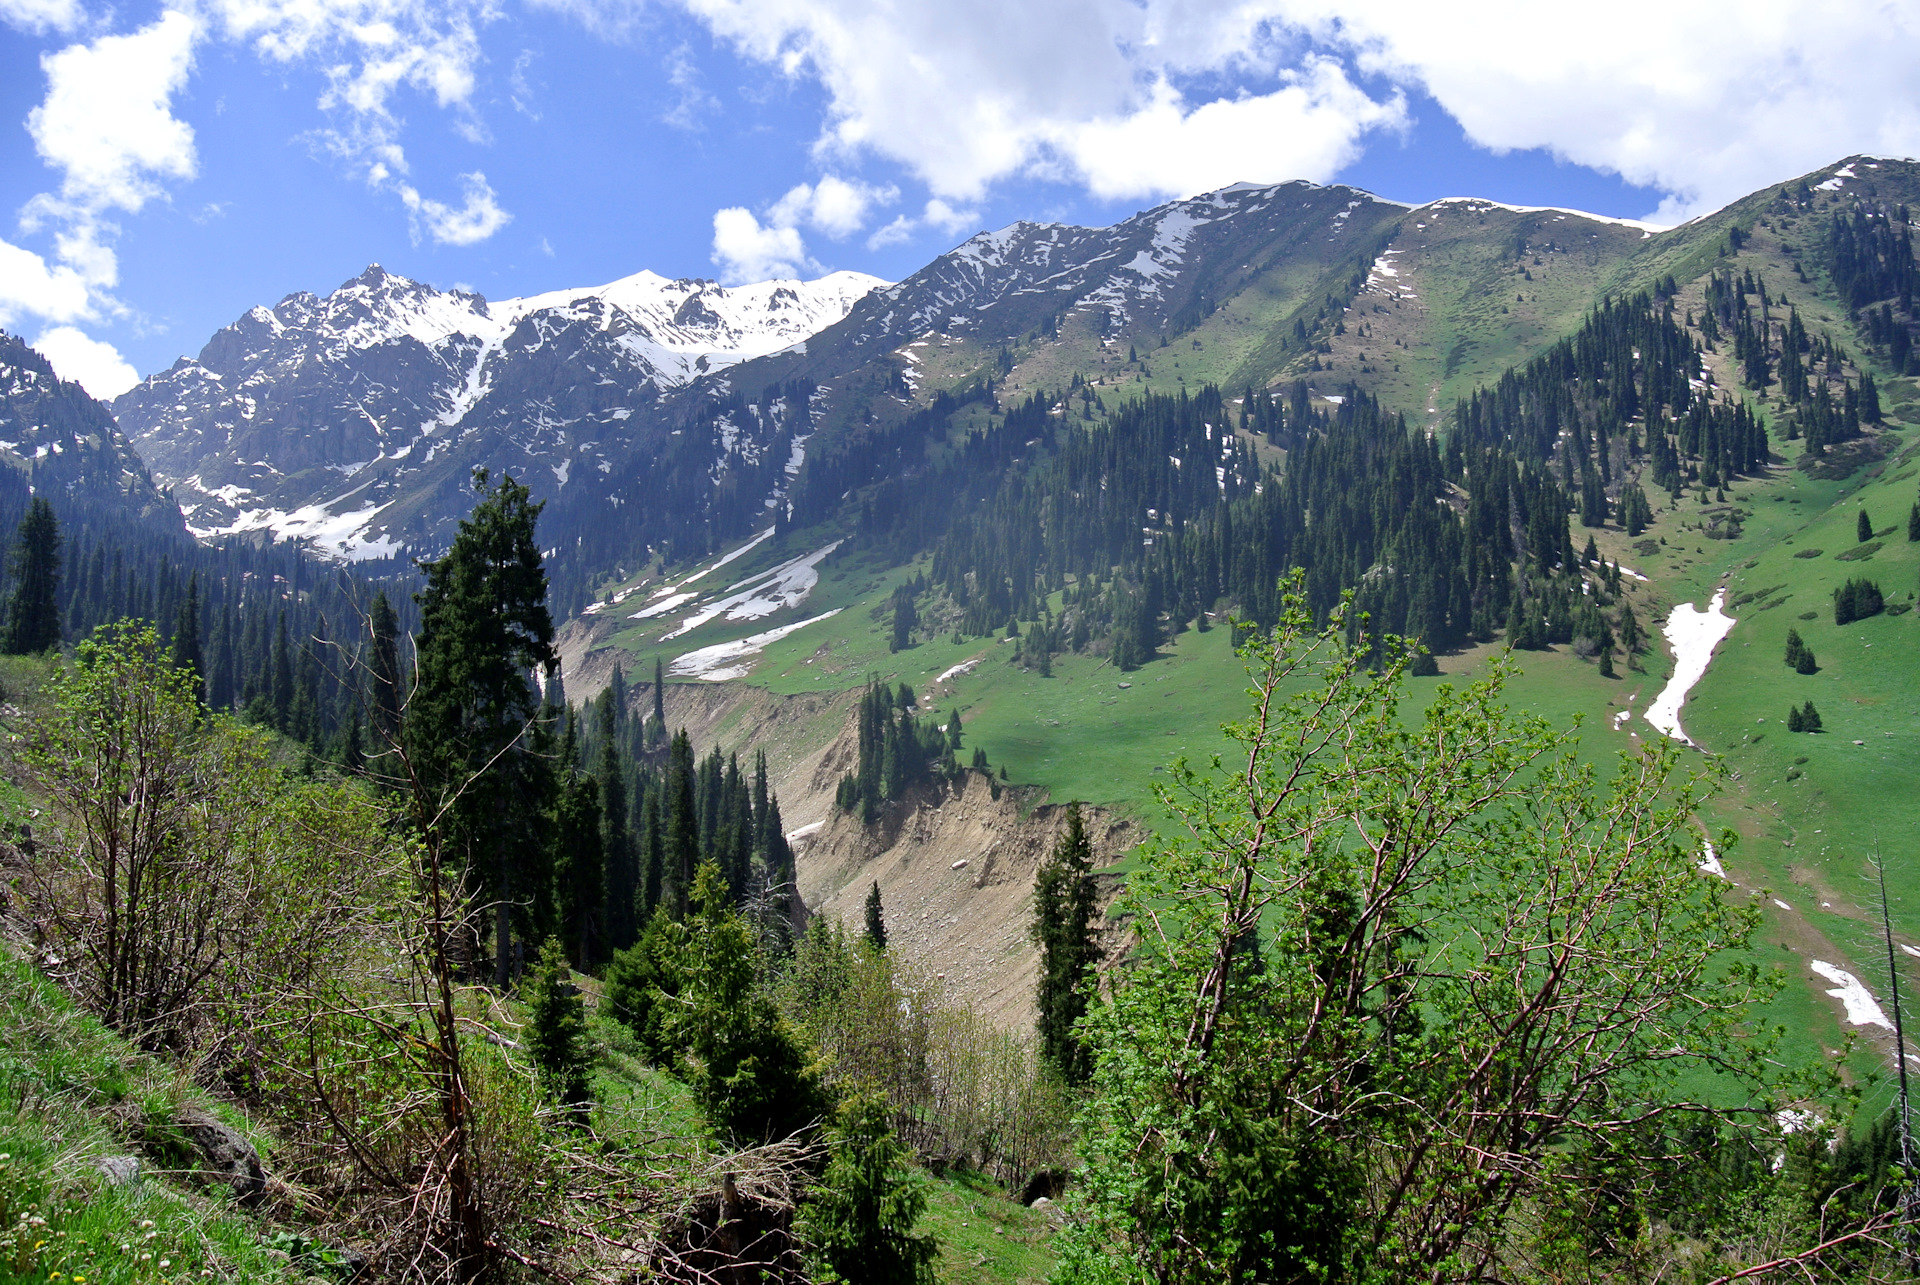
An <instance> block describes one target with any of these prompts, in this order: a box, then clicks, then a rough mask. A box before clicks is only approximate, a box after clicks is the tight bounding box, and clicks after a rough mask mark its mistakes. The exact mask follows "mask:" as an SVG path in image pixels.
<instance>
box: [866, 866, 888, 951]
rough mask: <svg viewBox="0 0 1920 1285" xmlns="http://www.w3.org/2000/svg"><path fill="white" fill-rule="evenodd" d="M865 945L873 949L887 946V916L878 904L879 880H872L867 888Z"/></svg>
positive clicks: (881, 948) (882, 948)
mask: <svg viewBox="0 0 1920 1285" xmlns="http://www.w3.org/2000/svg"><path fill="white" fill-rule="evenodd" d="M866 942H867V945H868V946H870V947H872V948H873V949H874V950H885V949H886V948H887V916H886V913H885V911H884V910H882V909H881V906H880V881H879V880H878V879H876V880H874V882H873V886H872V887H871V888H869V889H867V929H866Z"/></svg>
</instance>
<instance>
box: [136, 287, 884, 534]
mask: <svg viewBox="0 0 1920 1285" xmlns="http://www.w3.org/2000/svg"><path fill="white" fill-rule="evenodd" d="M885 284H886V283H885V282H883V281H880V280H879V279H878V278H875V277H869V276H864V275H861V274H859V273H853V272H836V273H833V274H831V275H829V276H826V277H822V278H820V279H819V280H817V281H768V282H761V283H759V284H757V285H750V286H741V287H735V288H729V287H725V286H720V285H717V284H715V283H713V282H711V281H697V280H695V281H688V280H680V281H670V280H667V279H666V278H663V277H660V276H657V275H655V274H654V273H651V272H641V273H638V274H636V275H634V276H631V277H625V278H622V279H621V280H619V281H615V282H612V283H610V284H608V285H605V286H599V287H593V288H583V289H578V290H558V291H552V292H549V293H545V294H540V295H534V296H530V297H528V298H524V299H507V300H501V301H497V302H490V301H488V300H487V299H484V298H482V297H481V296H479V295H476V294H471V293H467V292H465V291H459V290H454V291H441V290H437V289H435V288H433V287H432V286H429V285H425V284H422V283H420V282H416V281H411V280H408V279H407V278H405V277H400V276H396V275H393V274H391V273H388V272H386V271H384V270H383V269H381V268H379V267H378V266H374V267H370V268H368V269H367V270H366V272H364V273H362V274H361V275H360V276H358V277H356V278H354V279H353V280H352V281H349V282H347V283H345V284H344V285H342V286H341V287H340V288H339V289H337V290H335V291H334V292H333V293H331V294H329V295H327V296H326V297H325V298H320V297H317V296H315V295H312V294H308V293H305V292H301V293H298V294H293V295H289V296H287V297H286V298H285V299H283V300H281V301H280V303H279V304H277V305H276V306H274V307H273V308H270V309H269V308H264V307H256V308H254V309H252V310H250V311H249V312H248V313H247V314H246V315H245V316H243V317H241V318H240V319H239V320H238V321H236V322H235V323H234V324H233V325H231V326H228V327H227V328H225V329H224V330H222V331H220V332H219V333H218V334H216V335H214V336H213V338H212V339H210V340H209V341H208V342H207V344H206V346H205V347H204V348H203V349H202V350H201V352H200V355H199V357H198V358H192V359H189V358H182V359H181V360H180V361H178V362H176V363H175V364H174V366H173V367H172V368H171V369H169V370H167V371H165V372H163V373H162V374H159V375H155V376H152V377H151V378H148V379H146V380H144V381H142V382H141V383H140V384H139V385H137V386H135V387H134V388H133V389H131V390H129V391H128V392H127V393H125V394H123V395H122V396H121V397H119V398H118V399H116V401H115V402H114V412H115V415H116V416H117V417H118V419H119V422H120V425H121V427H122V429H123V430H124V431H125V432H126V433H127V434H128V436H129V437H131V438H132V439H133V440H134V441H135V443H136V445H137V446H138V448H139V450H140V452H141V454H142V456H143V457H144V458H145V459H146V461H147V463H148V465H149V466H150V467H151V468H152V469H153V471H154V474H155V476H156V478H157V479H159V480H160V481H161V482H162V483H163V484H165V485H170V486H172V487H173V488H174V492H175V495H176V496H177V497H178V499H179V501H180V504H181V508H182V509H183V511H184V512H185V513H186V515H187V521H188V525H189V526H190V527H191V528H192V530H193V531H194V532H195V533H196V534H200V535H214V534H220V533H227V532H239V531H248V530H259V529H269V530H272V531H274V532H276V533H277V534H280V535H304V536H311V537H314V538H315V541H316V544H317V546H318V547H319V548H320V550H321V551H322V552H324V553H327V554H330V555H332V556H345V557H349V558H360V557H378V556H383V555H386V554H391V553H395V552H398V551H399V550H400V548H401V547H402V545H403V544H413V547H416V548H417V547H419V546H418V544H417V543H415V542H412V541H408V540H407V539H406V538H405V537H404V536H402V535H400V534H397V533H396V531H395V529H394V523H393V518H395V517H397V516H399V515H398V514H395V513H391V512H389V510H391V509H393V507H394V502H395V501H396V500H397V499H401V498H403V497H406V496H409V495H410V494H411V493H412V492H414V491H415V490H416V489H417V488H418V487H419V486H420V485H421V484H422V483H423V482H426V483H429V484H431V485H435V486H439V485H441V484H442V483H443V482H444V481H445V479H444V478H442V477H440V476H439V474H440V473H442V472H444V470H441V469H433V468H432V467H431V466H433V465H434V464H435V463H436V462H440V461H450V460H452V459H454V458H455V457H458V459H459V461H460V462H461V464H462V465H463V466H465V467H471V466H472V465H474V464H491V465H492V466H494V467H496V468H505V469H509V470H511V471H514V472H516V473H526V472H528V471H529V470H530V469H538V470H543V471H544V470H551V471H552V473H553V475H554V477H555V480H556V483H557V486H558V487H564V486H565V485H566V484H567V481H568V480H569V478H570V477H571V476H572V475H573V473H574V471H575V470H576V469H579V470H581V471H586V470H590V469H596V468H597V469H599V470H600V471H603V472H604V471H606V470H608V469H610V467H611V464H610V461H611V460H613V459H615V458H618V457H619V456H620V455H621V454H622V453H623V452H624V451H625V450H626V449H627V448H628V447H629V446H630V445H631V440H630V439H631V432H632V429H633V428H634V427H635V426H634V425H631V424H630V423H629V421H631V420H632V419H633V416H634V415H635V413H636V412H638V411H641V410H643V409H645V408H648V407H651V406H652V405H653V404H654V403H655V402H656V401H657V400H658V399H659V397H660V396H661V394H662V393H663V392H665V391H668V390H673V389H677V388H680V387H682V386H684V385H685V384H687V383H688V382H689V381H690V380H693V379H696V378H698V377H700V376H702V375H705V374H708V373H711V372H714V371H718V370H721V369H724V368H726V367H728V366H732V365H735V364H737V363H739V362H742V361H745V360H748V359H751V358H753V357H757V356H762V355H765V354H768V353H772V352H777V351H780V350H782V349H788V348H792V347H793V346H795V345H797V344H803V343H804V342H805V340H806V339H807V337H808V336H810V335H812V334H814V333H815V332H816V331H818V330H819V329H820V328H821V327H822V326H825V325H828V324H831V323H832V322H835V321H838V320H839V319H840V318H842V317H844V316H845V315H846V313H847V310H848V309H849V308H851V307H852V306H853V304H854V303H855V302H857V301H858V300H859V299H860V298H861V297H862V296H863V295H865V294H866V293H867V292H869V291H870V290H872V289H874V288H875V287H877V286H884V285H885ZM423 473H426V474H431V475H432V476H431V477H427V476H422V475H423ZM460 476H464V472H462V473H461V474H460ZM403 507H412V508H414V509H415V510H416V511H415V512H413V513H411V514H409V515H408V516H410V517H412V518H416V519H424V522H425V527H426V528H433V527H437V526H438V525H439V524H440V519H441V518H443V517H444V516H445V515H444V514H440V513H422V512H419V511H418V508H419V506H417V505H415V506H403ZM426 533H427V532H426V530H425V529H422V530H421V531H420V532H419V534H420V535H422V536H424V535H426Z"/></svg>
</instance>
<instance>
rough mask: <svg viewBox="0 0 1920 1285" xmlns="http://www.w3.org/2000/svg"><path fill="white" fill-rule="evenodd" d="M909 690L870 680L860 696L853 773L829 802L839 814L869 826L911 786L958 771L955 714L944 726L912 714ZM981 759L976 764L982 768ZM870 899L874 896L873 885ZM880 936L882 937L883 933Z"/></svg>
mask: <svg viewBox="0 0 1920 1285" xmlns="http://www.w3.org/2000/svg"><path fill="white" fill-rule="evenodd" d="M913 709H914V695H913V689H912V688H911V687H909V686H907V685H906V684H905V683H901V684H900V685H899V686H898V687H893V686H890V685H889V684H887V683H881V682H871V683H868V684H867V690H866V691H865V692H864V693H862V695H861V697H860V709H859V714H858V723H857V726H858V729H859V757H858V759H857V761H856V765H855V767H854V770H853V771H851V772H849V773H847V774H846V775H845V776H843V777H841V778H840V785H839V788H838V790H837V791H836V792H835V794H834V802H835V804H836V805H837V806H838V807H839V808H840V810H841V811H842V812H856V811H857V812H859V813H860V819H861V820H862V821H864V822H868V823H871V822H872V821H873V819H874V818H875V817H876V816H877V815H879V809H880V805H881V804H883V803H885V802H887V801H888V800H890V799H897V798H900V797H901V796H902V795H904V794H905V793H906V792H907V791H908V790H910V789H911V788H913V787H914V786H915V785H919V784H921V783H923V782H926V781H930V780H932V779H933V778H934V777H936V776H941V777H951V776H953V775H955V774H956V773H957V772H958V771H959V765H958V763H957V762H956V761H955V759H954V755H955V754H956V753H957V752H958V751H959V749H960V714H959V711H958V710H955V711H954V714H953V717H952V719H951V720H950V721H949V722H948V723H947V725H946V726H945V727H944V728H943V727H941V726H940V725H939V724H938V723H935V722H934V721H932V720H931V719H929V720H927V721H925V722H923V721H921V720H920V719H919V718H916V717H915V716H914V713H913ZM985 765H986V760H985V759H984V758H982V759H980V760H979V761H978V763H977V764H976V766H981V767H984V766H985ZM874 896H875V898H876V903H875V904H876V905H877V904H878V903H877V898H878V896H879V889H878V888H877V887H876V888H875V890H874ZM882 936H884V934H882Z"/></svg>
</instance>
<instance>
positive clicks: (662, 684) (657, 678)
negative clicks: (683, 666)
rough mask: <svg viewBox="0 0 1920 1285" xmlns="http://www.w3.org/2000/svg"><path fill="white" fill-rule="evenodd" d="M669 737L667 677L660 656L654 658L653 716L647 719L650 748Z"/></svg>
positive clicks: (648, 744) (648, 745)
mask: <svg viewBox="0 0 1920 1285" xmlns="http://www.w3.org/2000/svg"><path fill="white" fill-rule="evenodd" d="M666 739H667V679H666V671H665V669H664V668H663V667H662V666H661V664H660V658H659V657H658V656H655V657H654V658H653V717H652V718H650V719H648V720H647V747H648V748H649V749H651V748H653V747H654V746H656V745H658V744H659V743H660V742H661V741H664V740H666Z"/></svg>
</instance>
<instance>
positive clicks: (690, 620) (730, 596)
mask: <svg viewBox="0 0 1920 1285" xmlns="http://www.w3.org/2000/svg"><path fill="white" fill-rule="evenodd" d="M840 543H841V542H840V541H838V540H835V541H834V542H833V543H832V544H829V545H827V546H826V547H825V548H824V549H815V550H814V551H813V552H812V553H809V554H806V555H804V556H802V557H798V558H791V559H789V560H787V561H786V562H783V563H781V564H780V565H779V566H777V567H775V568H774V569H773V570H771V571H763V572H761V573H760V574H759V575H757V576H749V577H748V578H747V579H745V580H742V581H740V582H739V583H738V584H735V585H729V586H728V587H727V596H726V597H724V598H722V599H720V601H718V602H715V603H711V604H709V605H708V606H705V607H702V608H701V609H700V610H699V611H696V612H694V613H693V614H692V615H691V616H688V617H687V618H686V619H685V620H684V621H682V622H681V624H680V627H679V628H678V629H675V630H673V631H672V632H670V633H668V634H666V635H665V637H667V638H678V637H680V636H681V635H682V634H688V633H692V632H693V631H694V630H696V629H698V628H699V627H700V626H702V625H704V624H706V623H707V622H708V621H710V620H713V619H716V618H718V617H720V616H722V615H724V616H725V617H726V618H727V619H728V620H759V619H761V618H762V617H765V616H771V615H772V614H773V613H774V612H776V611H779V610H780V609H781V608H783V607H797V606H799V605H800V604H801V603H803V602H805V601H806V600H807V595H808V594H810V593H812V592H813V587H814V586H815V585H816V584H819V583H820V570H819V567H820V564H821V562H823V561H825V560H826V558H827V555H828V554H830V553H832V552H833V551H834V550H835V549H837V548H839V547H840Z"/></svg>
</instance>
